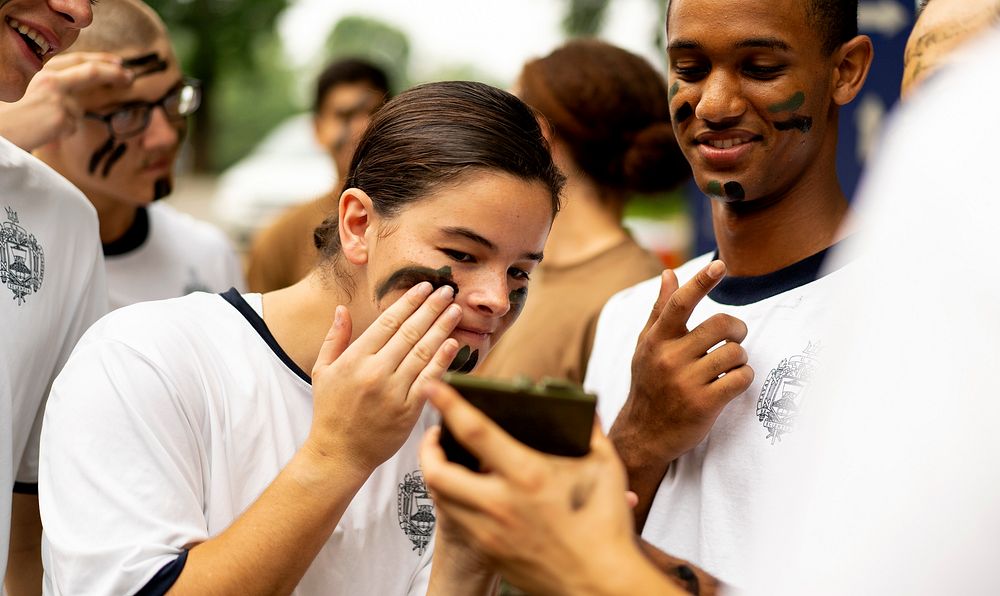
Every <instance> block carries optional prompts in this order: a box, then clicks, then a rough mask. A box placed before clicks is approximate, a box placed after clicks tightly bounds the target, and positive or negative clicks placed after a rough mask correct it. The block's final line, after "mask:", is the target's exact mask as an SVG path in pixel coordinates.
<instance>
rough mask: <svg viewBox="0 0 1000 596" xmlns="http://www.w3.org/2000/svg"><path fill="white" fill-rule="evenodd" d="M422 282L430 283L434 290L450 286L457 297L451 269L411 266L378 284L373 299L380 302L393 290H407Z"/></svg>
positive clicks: (456, 286) (456, 288) (456, 287)
mask: <svg viewBox="0 0 1000 596" xmlns="http://www.w3.org/2000/svg"><path fill="white" fill-rule="evenodd" d="M422 281H428V282H430V284H431V285H432V286H434V289H435V290H436V289H438V288H440V287H442V286H450V287H451V289H452V290H454V291H455V296H458V285H457V284H456V283H455V280H454V279H452V277H451V267H447V266H445V267H441V268H440V269H431V268H430V267H418V266H411V267H403V268H402V269H400V270H398V271H396V272H395V273H393V274H392V275H390V276H389V277H388V279H386V280H385V281H384V282H382V283H381V284H379V287H378V289H377V290H376V291H375V297H376V298H377V299H378V300H382V299H383V298H385V296H386V294H388V293H389V292H391V291H393V290H396V289H403V290H409V289H410V288H412V287H413V286H415V285H417V284H418V283H420V282H422Z"/></svg>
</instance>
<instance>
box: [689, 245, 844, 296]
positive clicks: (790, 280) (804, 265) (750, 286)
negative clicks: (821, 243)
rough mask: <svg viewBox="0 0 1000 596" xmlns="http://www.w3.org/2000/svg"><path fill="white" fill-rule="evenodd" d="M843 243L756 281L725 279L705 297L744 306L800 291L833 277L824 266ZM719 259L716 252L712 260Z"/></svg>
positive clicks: (735, 278)
mask: <svg viewBox="0 0 1000 596" xmlns="http://www.w3.org/2000/svg"><path fill="white" fill-rule="evenodd" d="M844 243H845V240H841V241H840V242H838V243H837V244H834V245H833V246H831V247H829V248H826V249H824V250H821V251H820V252H818V253H816V254H814V255H812V256H811V257H806V258H804V259H802V260H801V261H799V262H798V263H793V264H792V265H789V266H788V267H785V268H784V269H779V270H777V271H775V272H773V273H767V274H765V275H758V276H755V277H731V276H727V277H725V278H723V279H722V281H721V282H719V285H717V286H715V289H714V290H712V291H711V292H709V294H708V295H709V297H710V298H711V299H712V300H714V301H715V302H718V303H719V304H728V305H730V306H746V305H748V304H754V303H755V302H760V301H761V300H766V299H768V298H771V297H773V296H777V295H778V294H783V293H784V292H787V291H789V290H794V289H795V288H799V287H802V286H804V285H806V284H808V283H812V282H814V281H816V280H817V279H819V278H820V277H823V275H827V274H829V273H832V271H824V270H823V264H824V263H825V262H826V259H827V256H828V255H829V253H830V251H832V250H836V249H837V247H838V246H840V245H841V244H844ZM718 258H719V253H718V251H716V253H715V255H714V256H713V259H718ZM821 273H822V275H821Z"/></svg>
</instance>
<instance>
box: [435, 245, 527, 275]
mask: <svg viewBox="0 0 1000 596" xmlns="http://www.w3.org/2000/svg"><path fill="white" fill-rule="evenodd" d="M441 252H443V253H444V254H445V255H447V256H448V258H449V259H452V260H453V261H455V262H457V263H475V262H476V258H475V257H474V256H472V255H470V254H469V253H467V252H462V251H460V250H452V249H450V248H442V249H441ZM507 274H508V275H510V276H511V277H512V278H514V279H516V280H519V281H530V280H531V274H530V273H528V272H527V271H525V270H524V269H518V268H517V267H511V268H510V269H508V270H507Z"/></svg>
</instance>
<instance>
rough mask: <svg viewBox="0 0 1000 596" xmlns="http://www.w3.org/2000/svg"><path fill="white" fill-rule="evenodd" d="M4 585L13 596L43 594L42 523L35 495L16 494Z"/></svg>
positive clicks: (12, 509) (12, 511) (12, 510)
mask: <svg viewBox="0 0 1000 596" xmlns="http://www.w3.org/2000/svg"><path fill="white" fill-rule="evenodd" d="M4 585H5V587H6V589H7V593H8V594H9V595H10V596H29V595H31V596H36V595H38V594H41V593H42V520H41V517H40V516H39V514H38V497H37V496H35V495H22V494H16V493H15V494H14V499H13V506H12V508H11V526H10V550H9V551H8V557H7V577H6V578H5V580H4Z"/></svg>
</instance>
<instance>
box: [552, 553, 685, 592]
mask: <svg viewBox="0 0 1000 596" xmlns="http://www.w3.org/2000/svg"><path fill="white" fill-rule="evenodd" d="M607 555H608V556H607V557H605V558H603V561H604V562H603V564H601V565H598V566H589V567H588V568H587V572H586V573H585V575H584V580H585V583H584V585H583V586H582V589H581V590H579V591H578V592H576V591H574V593H586V594H594V595H596V596H617V595H619V594H653V593H655V594H683V592H679V591H678V590H677V588H675V586H674V585H673V584H671V582H670V581H669V580H668V579H667V578H666V577H664V576H663V575H662V574H661V573H660V572H659V571H658V570H657V569H656V567H654V566H653V565H652V564H651V563H650V562H649V561H648V560H647V559H646V558H645V557H644V556H643V554H642V552H640V551H639V549H638V547H636V546H635V545H634V544H629V546H628V547H626V548H618V549H614V550H609V551H608V553H607ZM567 594H568V593H567Z"/></svg>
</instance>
